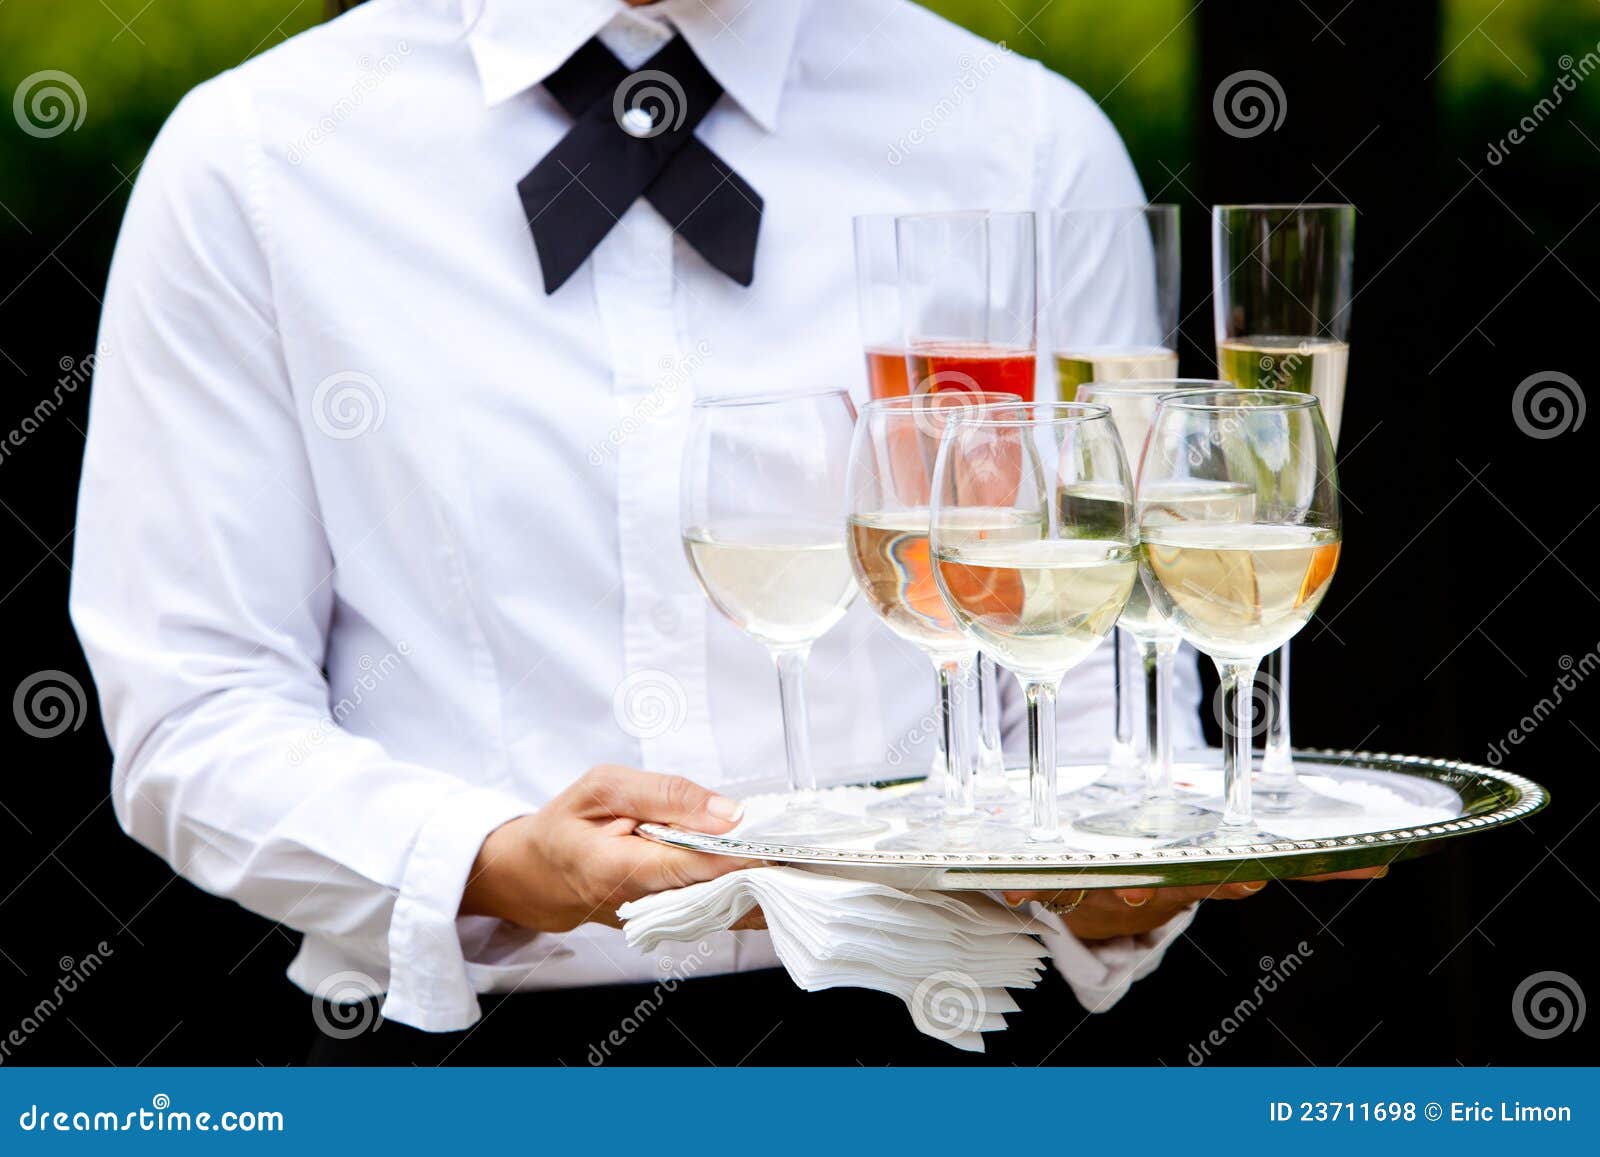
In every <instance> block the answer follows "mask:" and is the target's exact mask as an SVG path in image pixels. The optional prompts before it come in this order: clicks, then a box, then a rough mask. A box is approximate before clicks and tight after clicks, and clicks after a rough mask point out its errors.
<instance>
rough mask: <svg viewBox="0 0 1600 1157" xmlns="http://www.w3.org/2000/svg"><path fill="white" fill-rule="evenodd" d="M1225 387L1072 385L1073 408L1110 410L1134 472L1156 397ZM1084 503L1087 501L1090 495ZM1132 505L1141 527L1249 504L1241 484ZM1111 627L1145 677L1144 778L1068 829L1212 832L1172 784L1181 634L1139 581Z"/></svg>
mask: <svg viewBox="0 0 1600 1157" xmlns="http://www.w3.org/2000/svg"><path fill="white" fill-rule="evenodd" d="M1227 388H1228V383H1227V382H1222V381H1214V380H1210V381H1208V380H1206V379H1203V378H1171V379H1168V380H1165V381H1148V382H1139V381H1120V382H1087V383H1085V384H1083V385H1080V386H1079V387H1077V389H1078V400H1079V401H1080V402H1090V403H1093V404H1096V405H1102V406H1105V407H1106V408H1108V409H1109V410H1110V411H1111V418H1112V420H1113V421H1114V422H1115V423H1116V427H1117V434H1118V435H1119V436H1120V437H1121V439H1122V448H1123V452H1124V453H1125V454H1126V455H1127V458H1128V461H1129V463H1130V464H1132V465H1133V468H1134V471H1135V474H1137V471H1138V466H1137V463H1138V462H1139V460H1140V458H1141V457H1142V456H1143V453H1144V444H1145V439H1146V437H1147V436H1148V435H1149V433H1150V424H1151V422H1152V420H1153V419H1154V418H1155V412H1156V405H1157V403H1158V402H1159V400H1160V399H1161V398H1163V397H1166V396H1167V395H1169V394H1172V393H1174V392H1176V391H1184V390H1197V389H1211V390H1217V389H1227ZM1086 498H1087V500H1092V496H1086ZM1135 499H1136V506H1137V508H1138V511H1139V518H1140V522H1141V524H1142V525H1166V524H1169V523H1182V522H1214V521H1220V520H1228V521H1245V522H1248V521H1250V516H1251V511H1252V510H1253V509H1254V506H1255V491H1254V490H1253V489H1252V488H1251V487H1250V486H1248V485H1246V484H1245V483H1242V482H1230V481H1226V480H1212V479H1185V480H1183V481H1163V482H1158V483H1153V484H1151V485H1150V486H1148V487H1143V488H1139V489H1138V490H1137V492H1136V495H1135ZM1117 629H1118V630H1119V631H1122V632H1126V633H1127V634H1128V635H1129V636H1131V637H1132V639H1133V642H1134V645H1135V647H1136V648H1137V649H1138V655H1139V665H1140V668H1141V669H1142V670H1143V672H1144V686H1145V693H1144V729H1143V732H1142V740H1143V742H1142V743H1141V745H1140V748H1139V760H1140V763H1141V765H1142V766H1143V768H1144V774H1145V786H1144V793H1143V798H1142V799H1140V800H1138V801H1137V802H1135V803H1133V804H1131V805H1129V806H1125V807H1120V808H1115V809H1112V810H1110V811H1103V812H1099V813H1097V814H1095V815H1091V816H1087V817H1085V818H1083V819H1080V820H1078V821H1077V822H1076V823H1075V824H1074V825H1073V826H1074V827H1076V828H1078V829H1079V830H1080V831H1086V832H1092V833H1094V834H1096V835H1102V836H1153V837H1158V838H1163V839H1170V838H1177V837H1180V836H1190V835H1198V834H1200V833H1201V832H1208V831H1211V830H1213V829H1214V828H1216V826H1217V825H1218V823H1220V822H1221V820H1222V816H1221V814H1219V813H1218V812H1216V811H1213V810H1212V809H1211V808H1207V807H1200V806H1198V805H1196V804H1192V803H1187V802H1184V801H1181V800H1179V799H1178V797H1177V794H1176V792H1174V790H1173V786H1172V729H1171V720H1172V664H1173V660H1174V658H1176V656H1177V653H1178V646H1179V644H1180V643H1182V641H1183V639H1182V636H1181V635H1179V634H1178V632H1177V631H1176V630H1175V629H1174V628H1173V627H1172V625H1171V624H1170V623H1168V622H1167V621H1166V620H1165V619H1164V618H1162V616H1161V613H1160V612H1159V611H1157V610H1156V608H1155V607H1154V606H1153V605H1152V604H1151V601H1150V596H1149V593H1148V592H1147V591H1146V590H1145V589H1144V584H1143V583H1142V582H1140V583H1136V584H1134V588H1133V594H1132V595H1131V596H1130V597H1129V599H1128V605H1127V606H1126V607H1124V608H1123V611H1122V617H1121V618H1120V619H1118V620H1117Z"/></svg>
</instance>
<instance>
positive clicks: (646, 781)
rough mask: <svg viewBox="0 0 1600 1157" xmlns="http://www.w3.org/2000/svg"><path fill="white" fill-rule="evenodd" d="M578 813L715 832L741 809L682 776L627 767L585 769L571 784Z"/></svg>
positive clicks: (735, 820) (730, 823)
mask: <svg viewBox="0 0 1600 1157" xmlns="http://www.w3.org/2000/svg"><path fill="white" fill-rule="evenodd" d="M573 789H574V791H575V792H576V794H577V800H576V803H577V808H578V811H579V813H580V814H582V815H586V816H589V817H590V818H593V819H627V820H633V821H636V822H639V823H644V822H653V823H658V824H678V825H680V826H682V827H686V828H693V829H694V830H696V831H704V832H711V833H713V834H720V833H722V832H725V831H727V830H729V829H730V828H732V827H733V826H734V825H735V824H737V823H738V822H739V817H740V816H742V815H743V814H744V808H743V806H742V805H741V804H740V803H739V802H738V801H737V800H731V799H728V798H727V797H726V796H720V795H717V794H716V793H715V792H713V791H711V790H709V789H707V788H703V787H701V786H700V785H699V784H697V783H695V782H694V781H693V780H689V779H685V778H684V777H683V776H681V775H659V774H657V773H656V772H653V771H636V770H634V769H633V768H631V767H617V766H614V765H609V764H606V765H602V766H600V767H594V768H590V769H589V770H588V771H587V772H585V773H584V774H583V776H582V778H580V779H579V780H578V782H577V783H576V784H574V785H573Z"/></svg>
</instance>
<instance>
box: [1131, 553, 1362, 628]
mask: <svg viewBox="0 0 1600 1157" xmlns="http://www.w3.org/2000/svg"><path fill="white" fill-rule="evenodd" d="M1339 542H1340V539H1339V533H1338V532H1337V531H1333V530H1323V529H1320V528H1317V527H1310V526H1284V525H1278V524H1272V523H1259V522H1245V523H1240V522H1185V523H1174V524H1172V525H1168V526H1151V527H1148V528H1146V530H1145V532H1144V541H1143V544H1142V546H1141V551H1142V553H1143V555H1144V560H1145V564H1146V566H1147V567H1148V568H1149V575H1148V577H1149V578H1150V579H1151V580H1153V581H1150V582H1149V583H1147V586H1148V588H1149V592H1150V596H1151V598H1152V599H1153V600H1154V601H1155V603H1156V605H1157V608H1158V609H1159V611H1160V613H1161V614H1163V615H1164V616H1165V617H1166V618H1167V620H1168V621H1169V622H1170V623H1171V624H1172V625H1173V626H1175V627H1176V628H1177V629H1178V630H1179V631H1181V632H1182V633H1183V636H1184V638H1185V639H1187V640H1188V641H1189V642H1191V643H1193V644H1194V645H1195V646H1196V647H1197V648H1199V649H1200V650H1202V651H1204V652H1205V653H1206V654H1208V655H1210V656H1212V657H1213V658H1220V659H1259V658H1261V657H1262V656H1263V655H1266V654H1268V653H1269V652H1271V651H1275V650H1277V649H1278V648H1279V647H1281V646H1283V644H1285V643H1287V642H1288V641H1289V640H1290V639H1291V638H1293V637H1294V635H1295V634H1296V632H1298V631H1299V630H1300V628H1301V627H1303V626H1305V625H1306V623H1307V622H1308V621H1309V620H1310V618H1311V616H1312V614H1313V613H1314V612H1315V611H1316V609H1317V604H1319V603H1320V602H1322V596H1323V595H1324V594H1326V593H1327V590H1328V583H1329V582H1331V581H1332V579H1333V572H1334V569H1335V568H1336V567H1337V566H1338V564H1339Z"/></svg>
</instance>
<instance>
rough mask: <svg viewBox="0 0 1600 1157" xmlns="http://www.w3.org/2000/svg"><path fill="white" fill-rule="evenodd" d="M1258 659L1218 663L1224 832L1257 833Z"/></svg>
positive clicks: (1219, 660) (1220, 661) (1219, 661)
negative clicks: (1253, 743) (1253, 801)
mask: <svg viewBox="0 0 1600 1157" xmlns="http://www.w3.org/2000/svg"><path fill="white" fill-rule="evenodd" d="M1258 662H1259V661H1258V660H1256V659H1246V660H1241V661H1233V662H1224V661H1223V660H1221V659H1218V660H1217V673H1218V674H1219V675H1221V676H1222V695H1223V699H1222V783H1223V792H1224V794H1225V796H1226V802H1225V804H1224V807H1223V810H1222V827H1223V828H1224V829H1229V828H1232V829H1237V830H1253V829H1254V828H1255V819H1254V817H1253V816H1252V815H1251V806H1250V739H1251V732H1252V731H1253V730H1254V727H1255V697H1254V696H1253V694H1252V692H1253V690H1254V689H1255V681H1256V666H1257V665H1258Z"/></svg>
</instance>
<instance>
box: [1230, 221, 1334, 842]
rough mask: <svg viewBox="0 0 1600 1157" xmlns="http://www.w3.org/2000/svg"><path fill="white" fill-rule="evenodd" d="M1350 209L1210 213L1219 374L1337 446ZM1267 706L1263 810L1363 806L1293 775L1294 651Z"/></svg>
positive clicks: (1271, 677) (1275, 679)
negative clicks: (1312, 410)
mask: <svg viewBox="0 0 1600 1157" xmlns="http://www.w3.org/2000/svg"><path fill="white" fill-rule="evenodd" d="M1355 228H1356V211H1355V208H1354V206H1351V205H1218V206H1216V207H1215V208H1214V209H1213V210H1212V222H1211V230H1212V248H1211V263H1212V283H1213V284H1212V302H1213V306H1212V308H1213V311H1214V318H1215V322H1216V334H1217V376H1218V377H1219V378H1224V379H1226V380H1227V381H1229V382H1232V383H1233V384H1234V385H1235V386H1238V387H1239V388H1241V389H1251V388H1262V389H1271V390H1294V391H1297V392H1301V393H1309V394H1312V395H1314V396H1315V397H1316V399H1317V401H1319V402H1320V403H1321V404H1322V412H1323V416H1324V418H1325V419H1326V421H1327V423H1328V434H1329V436H1330V437H1331V438H1332V440H1333V446H1334V449H1335V450H1337V449H1338V447H1339V421H1340V418H1341V417H1342V416H1343V413H1344V387H1345V371H1346V368H1347V367H1348V365H1349V362H1350V278H1351V269H1352V267H1353V265H1354V261H1355ZM1266 675H1267V688H1268V692H1269V702H1270V704H1271V705H1270V707H1269V709H1268V711H1267V721H1266V722H1267V734H1266V742H1265V745H1264V749H1263V751H1262V757H1261V771H1260V773H1259V777H1258V778H1257V781H1256V794H1257V799H1258V801H1259V802H1258V808H1259V810H1260V811H1262V812H1263V813H1268V814H1272V815H1288V816H1296V817H1303V818H1311V817H1316V816H1340V815H1350V814H1354V813H1356V812H1359V811H1360V810H1361V809H1360V808H1358V807H1357V806H1355V805H1354V804H1351V803H1347V802H1345V801H1344V800H1338V799H1334V798H1333V797H1331V796H1328V795H1324V794H1322V793H1321V792H1319V791H1316V790H1314V789H1312V788H1310V787H1308V786H1306V785H1305V784H1304V783H1302V782H1301V780H1300V778H1299V777H1298V776H1297V775H1296V774H1295V769H1294V761H1293V759H1292V758H1291V755H1290V740H1289V648H1288V647H1287V646H1284V647H1282V648H1281V649H1280V650H1278V651H1277V652H1275V653H1274V654H1273V655H1271V656H1269V657H1268V659H1267V662H1266Z"/></svg>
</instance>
